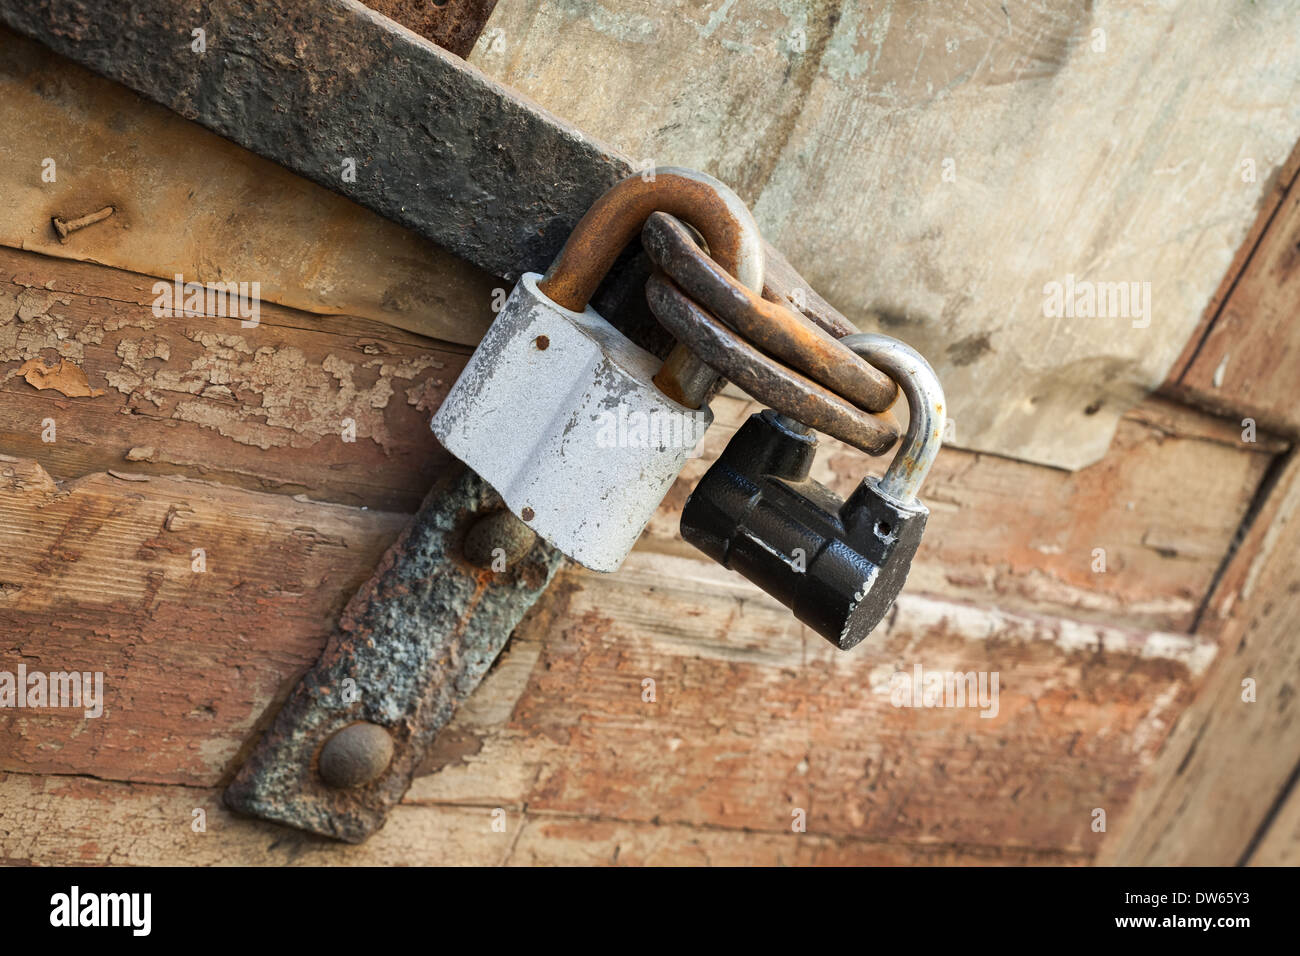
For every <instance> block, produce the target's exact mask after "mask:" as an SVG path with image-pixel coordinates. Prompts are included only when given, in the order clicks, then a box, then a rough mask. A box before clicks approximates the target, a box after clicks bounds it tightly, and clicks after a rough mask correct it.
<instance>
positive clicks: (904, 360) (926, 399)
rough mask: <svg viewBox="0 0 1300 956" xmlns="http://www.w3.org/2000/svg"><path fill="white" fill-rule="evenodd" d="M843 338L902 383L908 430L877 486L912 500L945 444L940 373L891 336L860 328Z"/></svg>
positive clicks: (897, 498)
mask: <svg viewBox="0 0 1300 956" xmlns="http://www.w3.org/2000/svg"><path fill="white" fill-rule="evenodd" d="M840 342H841V343H842V344H843V345H847V346H848V347H849V348H850V349H852V350H853V351H854V352H856V353H857V354H858V355H860V356H862V357H863V358H864V359H866V360H867V361H868V362H870V363H871V364H872V365H874V366H876V368H878V369H880V370H881V371H882V372H885V373H886V374H887V375H889V377H890V378H892V379H893V380H894V381H896V382H898V387H899V390H900V391H901V392H902V393H903V395H904V396H906V398H907V411H908V422H907V434H905V435H904V436H903V443H902V445H901V446H899V449H898V452H897V453H896V454H895V455H894V460H893V461H891V462H890V463H889V468H887V469H886V470H885V475H884V477H883V478H881V479H880V481H879V483H878V484H877V485H876V487H877V489H878V490H879V491H880V492H881V493H882V494H884V495H886V496H888V497H890V498H893V499H894V500H895V501H897V502H898V503H900V504H904V505H907V504H911V503H912V502H913V501H915V500H916V497H917V495H918V494H919V493H920V491H921V483H922V482H924V481H925V476H926V475H927V474H929V472H930V466H931V465H933V464H934V459H935V457H936V456H937V455H938V454H939V448H940V446H941V445H942V444H943V429H944V421H945V418H946V416H947V400H946V399H945V398H944V395H943V386H942V385H941V384H940V383H939V376H937V375H936V374H935V373H934V369H933V368H931V367H930V363H929V362H927V361H926V360H925V358H924V356H922V355H921V353H920V352H918V351H916V349H914V348H912V347H911V346H910V345H907V344H905V343H903V342H900V341H899V340H898V339H894V338H890V337H889V336H888V335H881V334H880V333H878V332H857V333H855V334H853V335H846V336H844V338H842V339H840Z"/></svg>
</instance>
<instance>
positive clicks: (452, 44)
mask: <svg viewBox="0 0 1300 956" xmlns="http://www.w3.org/2000/svg"><path fill="white" fill-rule="evenodd" d="M496 5H497V0H442V2H441V3H439V2H438V0H367V2H366V6H368V7H369V8H370V9H371V10H374V11H376V12H377V13H382V14H383V15H384V16H386V17H388V18H389V19H390V20H396V21H397V22H398V23H400V24H401V25H402V26H404V27H406V28H407V29H408V30H411V31H413V32H415V33H418V34H420V36H422V37H424V38H425V39H426V40H432V41H433V42H434V43H436V44H438V46H440V47H442V48H443V49H444V50H446V51H447V52H448V53H454V54H456V56H458V57H461V58H464V57H467V56H469V53H470V51H471V50H473V49H474V44H475V43H476V42H478V38H479V34H481V33H482V32H483V27H484V25H485V24H486V23H487V21H488V17H490V16H491V15H492V11H493V10H494V9H495V8H496Z"/></svg>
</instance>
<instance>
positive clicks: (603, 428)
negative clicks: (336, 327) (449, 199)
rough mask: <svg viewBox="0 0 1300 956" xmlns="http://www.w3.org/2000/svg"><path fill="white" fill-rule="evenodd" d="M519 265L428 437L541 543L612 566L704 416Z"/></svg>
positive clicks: (632, 348)
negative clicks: (498, 497) (472, 474)
mask: <svg viewBox="0 0 1300 956" xmlns="http://www.w3.org/2000/svg"><path fill="white" fill-rule="evenodd" d="M540 279H541V276H539V275H537V274H536V273H527V274H525V275H524V276H523V277H522V278H521V279H520V280H519V282H518V284H517V285H516V286H515V289H514V291H513V292H512V293H511V295H510V297H509V298H508V299H507V300H506V303H505V305H504V307H503V308H502V310H501V312H500V313H499V314H498V315H497V318H496V320H495V321H494V322H493V323H492V325H491V327H490V328H489V329H488V332H487V334H486V335H485V336H484V337H483V341H482V342H481V343H480V344H479V347H478V349H477V350H475V352H474V354H473V356H471V358H470V361H469V364H468V365H466V366H465V370H464V371H463V372H462V373H461V375H460V378H458V379H457V380H456V384H455V385H454V386H453V387H452V390H451V392H450V393H449V394H448V395H447V398H446V400H445V401H444V402H443V403H442V406H441V407H440V408H439V409H438V412H437V414H436V415H434V417H433V431H434V434H435V435H437V436H438V440H439V441H441V442H442V444H443V445H444V446H445V447H446V448H447V450H448V451H450V452H451V453H452V454H453V455H455V456H456V457H457V458H459V459H461V460H462V461H464V462H465V463H466V464H467V465H469V466H470V467H471V468H473V469H474V470H475V471H476V472H478V474H479V475H480V476H482V478H483V479H484V480H485V481H487V482H488V484H490V485H491V486H492V487H493V488H495V489H496V491H497V493H498V494H500V495H501V497H502V499H503V500H504V501H505V503H506V506H507V507H508V508H509V509H510V510H511V511H512V512H514V514H515V515H517V516H518V517H519V518H520V519H521V520H522V521H523V522H524V523H525V524H527V525H528V526H529V527H531V528H532V529H533V530H534V531H536V532H537V533H538V534H539V535H541V536H542V537H543V538H545V539H546V541H548V542H549V543H550V544H551V545H553V546H554V547H556V548H558V549H559V550H560V551H562V552H563V553H564V554H566V555H568V556H569V557H570V558H573V559H574V560H575V561H577V562H578V563H580V564H582V565H584V566H586V567H588V568H592V569H593V570H597V571H614V570H617V568H618V567H619V566H620V565H621V564H622V563H623V559H624V558H625V557H626V556H627V554H628V552H629V551H631V549H632V546H633V545H634V544H635V543H636V540H637V538H638V537H639V536H640V534H641V532H642V530H643V529H644V528H645V526H646V523H647V522H648V521H649V520H650V516H651V515H652V514H653V513H654V510H655V508H657V507H658V506H659V503H660V502H661V501H662V500H663V498H664V495H666V494H667V493H668V489H669V487H671V485H672V483H673V481H674V480H675V479H676V477H677V475H678V473H679V472H680V471H681V470H682V467H683V466H684V465H685V463H686V460H687V459H688V458H689V457H690V455H691V453H692V452H693V450H694V448H695V446H696V445H697V444H698V442H699V439H700V437H702V436H703V434H704V431H705V430H706V429H707V428H708V426H709V424H710V423H711V422H712V421H713V415H712V413H711V412H710V411H709V410H708V408H707V407H706V408H702V409H690V408H686V407H685V406H683V405H679V404H678V403H677V402H674V401H673V400H672V399H670V398H668V397H667V396H666V395H664V394H663V393H662V392H661V391H659V389H658V388H657V387H655V384H654V382H653V381H652V378H653V376H654V374H655V372H656V370H657V369H658V367H659V361H658V360H657V359H656V358H655V357H654V356H653V355H652V354H651V353H649V352H647V351H646V350H644V349H642V348H640V347H639V346H637V345H635V344H633V343H632V342H631V341H629V340H628V339H627V338H626V337H625V336H624V335H623V334H622V333H621V332H619V331H618V330H617V329H615V328H614V327H613V326H612V325H610V324H609V322H607V321H606V320H605V319H603V318H602V317H601V316H600V315H598V314H597V313H596V311H595V310H594V309H592V308H590V307H588V308H587V310H586V311H585V312H581V313H579V312H572V311H570V310H568V309H565V308H562V307H561V306H558V305H556V304H555V303H554V302H552V301H551V300H550V299H548V298H547V297H546V296H545V295H544V294H543V293H541V292H540V291H538V288H537V282H538V280H540Z"/></svg>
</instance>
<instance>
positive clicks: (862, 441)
mask: <svg viewBox="0 0 1300 956" xmlns="http://www.w3.org/2000/svg"><path fill="white" fill-rule="evenodd" d="M646 299H647V300H648V301H649V303H650V309H651V311H652V312H654V314H655V316H656V317H657V318H658V319H659V321H660V322H662V323H663V324H664V327H665V328H667V329H668V331H669V332H671V333H672V334H673V336H674V337H675V338H676V339H677V341H678V342H680V343H682V344H684V345H685V346H687V347H688V348H689V349H690V350H691V351H692V352H693V353H694V354H695V355H696V356H697V357H698V358H699V359H700V360H701V361H702V362H703V363H704V364H705V365H707V366H708V367H709V368H711V369H713V370H714V371H715V372H717V373H718V374H719V375H723V376H725V377H726V378H728V379H730V380H731V381H733V382H735V383H736V385H737V386H739V387H740V388H741V389H742V390H744V391H745V392H746V393H748V394H750V395H752V396H753V397H754V398H756V399H758V400H759V401H760V402H762V403H763V404H764V405H767V406H768V407H770V408H773V409H775V410H776V411H778V412H780V413H782V414H784V415H788V416H789V417H790V418H793V419H794V420H796V421H798V422H801V423H803V424H805V425H807V426H809V427H810V428H815V429H817V430H818V431H820V432H825V433H826V434H827V435H831V436H832V437H834V438H838V439H839V440H840V441H843V442H845V443H847V444H849V445H852V446H853V447H854V448H858V449H861V450H862V451H864V452H866V453H867V454H869V455H880V454H884V453H885V452H886V451H888V450H889V448H890V447H891V446H892V445H893V444H894V442H895V441H896V440H897V439H898V436H899V433H900V431H901V429H900V428H899V425H898V422H897V420H896V419H895V418H894V416H893V413H892V412H890V411H885V412H882V413H880V414H877V415H871V414H868V413H867V412H865V411H863V410H862V409H860V408H857V407H855V406H854V405H852V404H850V403H849V402H848V401H846V400H845V399H843V398H841V397H840V396H839V395H837V394H835V393H834V392H832V391H830V390H829V389H826V388H823V387H822V386H821V385H819V384H817V383H816V382H814V381H813V380H812V379H810V378H808V377H806V376H804V375H801V374H800V373H798V372H796V371H793V370H792V369H789V368H787V367H785V366H784V365H782V364H781V363H780V362H778V361H776V360H775V359H773V358H772V357H771V356H769V355H766V354H764V353H763V352H761V351H759V350H758V349H757V348H755V347H754V346H753V345H751V344H750V343H749V342H747V341H745V339H743V338H741V337H740V336H739V335H737V334H736V333H735V332H734V331H732V330H731V329H729V328H728V327H727V326H726V325H724V324H723V323H722V322H720V321H718V320H717V319H716V318H714V316H712V315H710V314H709V313H708V312H706V311H705V310H704V309H703V308H702V307H701V306H700V305H699V304H697V303H696V302H694V301H693V300H692V299H691V297H690V296H688V295H686V293H684V292H683V291H682V290H681V289H680V288H678V287H677V286H676V285H675V284H674V283H673V281H672V280H671V279H670V278H668V276H666V275H665V274H664V273H662V272H656V273H655V274H653V275H652V276H651V277H650V279H649V281H648V282H646Z"/></svg>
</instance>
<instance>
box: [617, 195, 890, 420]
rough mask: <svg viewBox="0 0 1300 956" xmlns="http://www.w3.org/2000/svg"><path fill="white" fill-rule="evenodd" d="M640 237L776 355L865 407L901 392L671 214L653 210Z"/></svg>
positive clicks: (683, 281)
mask: <svg viewBox="0 0 1300 956" xmlns="http://www.w3.org/2000/svg"><path fill="white" fill-rule="evenodd" d="M641 243H642V245H643V246H644V247H645V250H646V252H648V253H649V254H650V258H651V259H652V260H653V261H654V263H655V265H657V266H659V268H661V269H663V270H664V272H665V273H666V274H667V275H668V277H669V278H670V279H672V280H673V283H674V284H675V285H676V286H677V287H678V288H679V289H681V290H682V291H683V292H685V293H686V294H687V295H688V296H690V297H691V298H692V299H694V300H695V301H696V302H698V303H699V304H700V305H702V306H703V307H704V309H705V310H706V311H708V312H709V313H711V314H713V315H714V316H716V317H717V318H719V319H721V320H722V321H723V322H725V323H726V324H727V325H728V326H729V327H730V328H731V329H732V330H733V331H735V332H736V333H737V334H739V335H740V336H741V337H742V338H744V339H746V340H747V341H748V342H750V343H751V344H753V345H755V346H757V347H758V348H759V349H761V350H762V351H764V352H766V353H767V354H768V355H771V356H772V357H773V358H776V359H779V360H781V361H782V362H784V363H785V364H786V365H787V366H789V367H790V368H792V369H794V370H796V371H798V372H801V373H803V374H804V375H805V376H807V377H808V378H810V379H812V380H813V381H814V382H817V383H818V384H819V385H822V386H824V387H825V388H827V389H828V390H830V391H832V392H834V393H836V394H837V395H839V396H841V397H842V398H845V399H847V400H848V401H850V402H852V403H853V404H854V405H856V406H858V407H859V408H861V409H863V410H864V411H868V412H882V411H884V410H885V409H887V408H889V407H890V406H891V405H892V404H893V403H894V400H895V399H896V398H897V397H898V386H897V385H896V384H895V383H894V380H893V379H891V378H890V377H889V376H888V375H885V374H884V373H883V372H881V371H879V370H878V369H876V368H874V367H872V366H871V365H870V364H868V363H867V362H865V361H863V360H862V359H861V358H860V357H859V356H858V355H857V354H855V353H854V352H853V350H852V349H850V348H848V347H846V346H845V345H844V344H843V343H842V342H841V341H840V340H839V339H838V338H836V337H835V336H833V335H831V334H830V333H829V332H826V331H824V330H823V329H821V328H820V327H818V326H817V325H816V324H814V323H813V322H812V321H811V320H810V319H808V318H806V317H805V316H803V315H801V314H799V313H797V312H794V311H793V310H791V309H788V308H786V307H785V306H783V305H781V304H779V303H776V302H771V301H768V300H767V299H764V298H763V297H762V296H761V295H759V294H757V293H756V292H753V291H751V290H750V289H747V288H745V287H744V286H743V285H741V284H740V283H739V282H737V281H736V280H735V279H733V278H732V277H731V276H730V275H728V274H727V272H726V271H725V269H723V268H722V267H721V266H720V265H718V263H716V262H714V261H713V259H712V258H711V257H710V256H709V254H708V253H706V252H705V251H704V250H703V249H701V248H700V247H699V246H698V245H696V243H695V241H694V239H693V238H692V237H691V234H690V232H689V231H688V230H687V229H686V227H685V226H683V225H682V223H681V222H679V221H678V220H677V219H675V218H673V217H672V216H671V215H668V214H667V213H663V212H656V213H654V214H653V215H651V216H650V217H649V218H648V219H647V220H646V223H645V226H644V228H643V229H642V230H641Z"/></svg>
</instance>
